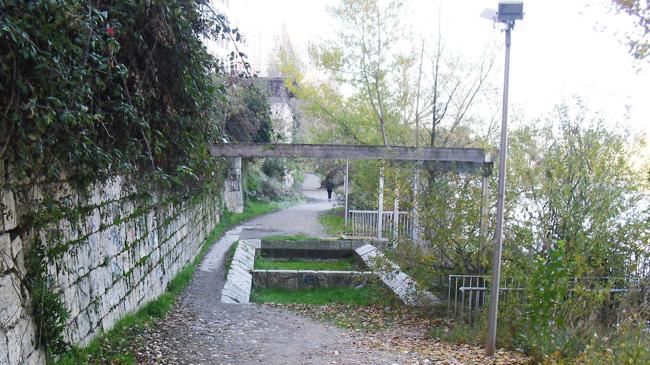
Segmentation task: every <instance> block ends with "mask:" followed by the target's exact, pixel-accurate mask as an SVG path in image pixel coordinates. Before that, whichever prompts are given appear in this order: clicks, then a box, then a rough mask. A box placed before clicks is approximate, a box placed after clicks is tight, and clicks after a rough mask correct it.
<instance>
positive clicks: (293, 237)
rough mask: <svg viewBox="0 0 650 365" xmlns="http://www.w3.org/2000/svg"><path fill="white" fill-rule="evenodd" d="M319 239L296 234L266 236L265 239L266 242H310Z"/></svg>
mask: <svg viewBox="0 0 650 365" xmlns="http://www.w3.org/2000/svg"><path fill="white" fill-rule="evenodd" d="M316 239H318V238H315V237H311V236H307V235H305V234H294V235H275V236H266V237H264V238H263V240H264V241H308V240H316Z"/></svg>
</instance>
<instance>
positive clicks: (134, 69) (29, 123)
mask: <svg viewBox="0 0 650 365" xmlns="http://www.w3.org/2000/svg"><path fill="white" fill-rule="evenodd" d="M2 9H3V10H2V13H3V26H2V27H1V28H0V49H1V50H2V52H0V79H2V80H3V82H2V84H0V110H3V112H4V115H3V118H2V121H1V122H0V123H1V124H0V129H1V130H3V131H7V133H6V134H3V136H2V140H0V147H1V148H0V151H1V152H0V157H3V158H7V160H8V165H9V166H13V167H15V169H14V170H13V171H14V172H15V173H16V174H19V175H20V176H17V177H18V178H21V177H28V178H34V177H45V178H46V179H47V180H58V179H62V178H66V179H68V180H70V181H72V182H74V183H75V184H76V185H77V186H79V187H86V186H88V185H89V184H90V183H94V182H96V181H103V180H105V179H107V178H109V177H111V176H114V175H116V174H124V175H136V176H142V175H143V174H153V176H155V177H156V179H157V180H158V181H159V182H160V183H162V184H164V186H175V187H177V188H180V187H182V188H183V189H190V188H196V189H200V188H202V186H203V185H204V184H205V180H204V179H203V178H202V177H205V176H211V174H212V173H213V171H215V170H218V168H219V163H220V161H219V160H215V159H211V158H209V152H208V149H207V143H208V142H209V141H211V140H215V139H217V138H218V137H220V136H222V135H223V130H222V129H223V126H222V125H220V124H218V123H215V122H214V121H215V120H220V118H215V116H218V115H219V114H223V111H222V110H219V109H218V108H217V106H218V105H219V103H217V101H219V100H220V99H222V98H223V95H224V90H225V87H224V85H223V84H222V83H220V82H218V81H217V78H216V77H215V76H216V75H219V74H222V73H223V69H222V68H220V66H219V65H218V64H217V62H216V61H215V60H214V59H213V57H212V56H210V55H209V54H208V53H207V51H206V49H205V47H204V45H203V43H202V38H219V37H222V38H223V37H227V36H231V35H232V34H234V35H233V36H234V37H236V38H238V35H237V34H236V33H235V31H233V30H232V29H230V27H229V26H228V22H227V20H226V19H225V18H224V17H223V16H221V15H217V14H214V13H213V12H211V11H210V10H208V9H209V7H208V2H207V1H203V0H195V1H190V2H187V1H178V0H165V1H157V2H132V1H115V2H112V3H111V4H110V5H107V4H98V5H94V4H93V3H90V2H85V1H80V0H43V1H29V2H25V1H3V2H2ZM163 24H164V26H163ZM9 141H11V143H9Z"/></svg>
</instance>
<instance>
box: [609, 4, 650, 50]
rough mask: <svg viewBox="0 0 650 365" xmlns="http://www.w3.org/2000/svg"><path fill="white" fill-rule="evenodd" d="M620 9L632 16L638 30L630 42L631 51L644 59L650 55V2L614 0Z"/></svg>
mask: <svg viewBox="0 0 650 365" xmlns="http://www.w3.org/2000/svg"><path fill="white" fill-rule="evenodd" d="M612 2H613V3H614V6H616V8H617V9H618V10H619V11H623V12H625V13H626V14H628V15H629V16H630V17H631V18H632V22H633V25H634V27H635V29H636V30H637V32H638V34H637V35H636V36H633V37H630V39H629V41H628V44H629V46H630V53H631V54H632V55H633V56H634V57H636V58H638V59H644V58H646V57H648V55H650V2H648V1H647V0H612Z"/></svg>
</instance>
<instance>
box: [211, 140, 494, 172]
mask: <svg viewBox="0 0 650 365" xmlns="http://www.w3.org/2000/svg"><path fill="white" fill-rule="evenodd" d="M210 153H211V154H212V156H223V157H277V158H297V157H305V158H321V159H346V158H348V159H356V160H401V161H436V165H438V166H440V167H441V169H443V170H459V171H467V170H475V169H478V168H482V167H483V166H485V165H486V164H488V165H489V164H492V157H491V155H490V153H488V152H486V151H485V150H483V149H480V148H447V147H405V146H370V145H334V144H282V143H219V144H213V145H211V146H210Z"/></svg>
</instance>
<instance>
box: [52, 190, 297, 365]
mask: <svg viewBox="0 0 650 365" xmlns="http://www.w3.org/2000/svg"><path fill="white" fill-rule="evenodd" d="M290 204H291V203H290V202H288V203H287V202H280V203H278V202H272V203H265V202H256V201H251V202H247V204H246V209H245V210H244V212H243V213H240V214H234V213H229V212H226V213H224V214H222V216H221V220H220V221H219V224H218V225H217V226H216V227H215V228H214V229H213V230H212V232H211V233H210V235H209V236H208V237H207V238H206V239H205V241H204V242H203V244H202V245H201V248H200V249H199V252H198V253H197V255H196V257H195V258H194V260H192V262H191V263H190V264H188V265H186V266H185V267H184V268H183V269H182V270H181V271H179V272H178V274H176V276H175V277H174V279H172V280H171V281H170V282H169V284H168V285H167V291H166V292H164V293H162V294H161V295H160V296H159V297H158V298H156V299H155V300H153V301H151V302H149V303H148V304H146V305H145V306H144V307H142V308H140V309H139V310H138V311H137V312H135V313H133V314H128V315H126V316H124V317H123V318H122V319H120V320H119V321H118V322H117V323H116V324H115V325H114V326H113V328H112V329H111V330H110V331H108V332H106V333H103V334H101V335H99V336H97V337H95V339H93V340H92V341H91V343H90V344H89V345H88V346H86V347H85V348H73V349H72V350H70V351H69V352H68V353H66V354H64V355H62V356H61V358H60V359H59V360H58V361H57V362H56V363H57V364H63V365H68V364H69V365H76V364H135V363H136V360H137V359H136V354H135V352H136V350H137V347H138V345H139V342H138V341H139V339H141V337H140V336H139V334H141V333H142V332H143V331H144V329H146V328H147V327H148V326H150V325H151V324H152V323H154V322H155V321H157V320H160V319H162V318H164V317H165V315H166V314H167V312H169V309H170V308H171V306H172V305H173V304H174V301H175V300H176V297H177V296H178V294H180V293H181V292H182V291H183V290H185V288H186V287H187V285H188V284H189V283H190V281H191V280H192V277H193V276H194V271H195V270H196V267H197V266H198V265H199V264H200V263H201V261H202V260H203V257H204V256H205V254H206V253H207V252H208V251H209V250H210V248H211V247H212V245H213V244H215V243H216V242H217V241H218V240H219V238H221V236H223V234H224V232H226V231H227V230H228V229H230V228H232V227H234V226H236V225H238V224H239V223H241V222H243V221H246V220H249V219H251V218H254V217H256V216H258V215H262V214H266V213H270V212H273V211H275V210H278V209H281V208H284V207H286V206H288V205H290ZM233 246H235V245H233ZM231 249H232V247H231ZM233 253H234V251H233Z"/></svg>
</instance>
